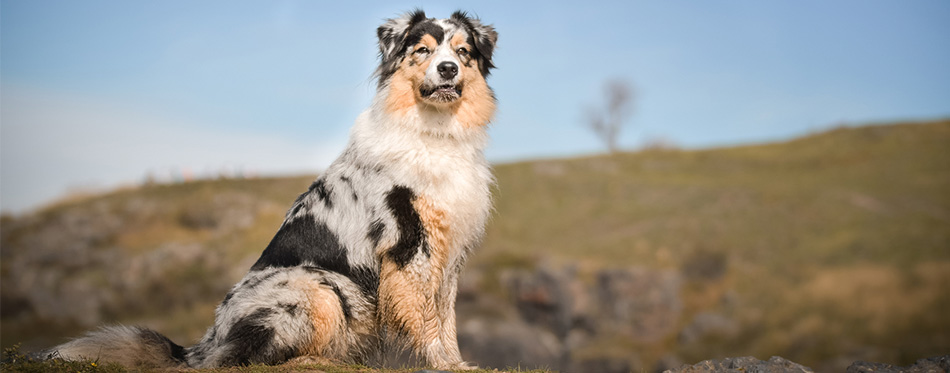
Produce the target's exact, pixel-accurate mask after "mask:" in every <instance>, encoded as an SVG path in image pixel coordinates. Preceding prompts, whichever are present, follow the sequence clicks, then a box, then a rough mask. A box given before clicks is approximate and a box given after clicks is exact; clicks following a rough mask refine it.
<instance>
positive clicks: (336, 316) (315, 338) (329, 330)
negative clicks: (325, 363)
mask: <svg viewBox="0 0 950 373" xmlns="http://www.w3.org/2000/svg"><path fill="white" fill-rule="evenodd" d="M294 285H295V287H299V288H302V289H305V291H306V292H307V294H308V297H307V304H306V305H305V306H306V307H307V312H309V314H310V322H311V323H312V324H313V334H312V339H311V343H310V345H309V346H306V347H305V349H304V351H302V352H304V353H306V354H308V355H317V356H325V357H327V356H328V353H330V352H331V351H330V350H331V348H329V347H331V346H330V344H331V342H333V341H334V339H335V338H336V339H339V338H338V337H339V336H340V334H341V331H342V329H343V326H344V322H345V320H344V315H343V307H342V305H340V299H339V297H337V295H336V293H335V292H334V291H333V289H330V288H329V287H327V286H326V285H321V284H319V283H315V282H313V281H306V282H303V281H300V282H298V283H296V284H293V285H292V286H294ZM333 352H336V353H339V352H341V351H333Z"/></svg>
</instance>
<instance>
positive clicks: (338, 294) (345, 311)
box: [320, 280, 353, 322]
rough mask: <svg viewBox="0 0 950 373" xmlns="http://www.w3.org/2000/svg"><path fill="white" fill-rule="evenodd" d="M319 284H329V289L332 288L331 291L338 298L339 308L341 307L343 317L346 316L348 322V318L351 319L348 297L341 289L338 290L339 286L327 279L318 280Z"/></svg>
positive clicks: (351, 313) (351, 310)
mask: <svg viewBox="0 0 950 373" xmlns="http://www.w3.org/2000/svg"><path fill="white" fill-rule="evenodd" d="M320 284H321V285H326V286H329V287H330V289H333V293H335V294H336V297H337V298H339V299H340V308H342V309H343V317H345V318H346V322H350V320H352V319H353V309H351V308H350V302H349V299H347V297H346V295H343V291H342V290H340V287H339V286H336V284H334V283H332V282H330V281H327V280H323V281H320Z"/></svg>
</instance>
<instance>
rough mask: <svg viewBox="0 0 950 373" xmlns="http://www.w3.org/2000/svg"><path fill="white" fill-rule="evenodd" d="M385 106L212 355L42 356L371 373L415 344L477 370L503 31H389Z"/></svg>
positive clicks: (273, 245) (450, 364)
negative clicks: (482, 250)
mask: <svg viewBox="0 0 950 373" xmlns="http://www.w3.org/2000/svg"><path fill="white" fill-rule="evenodd" d="M377 36H378V38H379V57H380V64H379V67H378V69H377V71H376V73H375V75H376V76H377V79H378V86H377V94H376V96H375V98H374V99H373V102H372V105H371V106H370V107H369V108H368V109H367V110H365V111H364V112H363V113H361V114H360V115H359V116H358V118H357V119H356V122H355V124H354V126H353V128H352V131H351V136H350V140H349V143H348V145H347V147H346V149H345V150H344V151H343V153H342V155H340V156H339V158H337V159H336V160H335V161H334V162H333V163H332V164H331V165H330V167H329V168H328V169H327V170H326V172H325V173H323V174H322V175H321V176H319V177H318V178H317V179H316V181H314V182H313V184H312V185H310V188H309V189H308V190H307V191H306V192H304V193H303V194H301V195H300V197H298V198H297V199H296V201H295V202H294V203H293V205H292V207H291V208H290V209H289V211H288V212H287V214H286V218H285V220H284V222H283V224H282V225H281V226H280V229H279V230H278V231H277V233H276V235H275V236H274V238H273V239H272V240H271V242H270V244H268V246H267V247H266V248H265V249H264V251H263V253H262V254H261V256H260V258H259V259H258V260H257V262H256V263H254V265H253V266H252V267H251V268H250V271H249V272H248V273H247V275H245V276H244V278H243V279H242V280H241V281H240V282H238V283H237V284H236V285H235V286H234V287H233V288H232V289H231V290H230V292H228V294H227V295H226V296H225V298H224V300H223V301H222V302H221V303H220V305H219V306H218V307H217V309H216V311H215V322H214V325H213V326H211V327H210V328H209V329H208V331H207V333H206V334H205V335H204V337H203V338H202V339H201V340H200V341H199V342H198V344H197V345H194V346H191V347H182V346H179V345H178V344H175V343H174V342H172V341H171V340H169V339H168V338H166V337H165V336H163V335H161V334H160V333H158V332H156V331H153V330H150V329H146V328H142V327H130V326H112V327H104V328H101V329H99V330H97V331H94V332H90V333H88V334H86V336H84V337H81V338H79V339H76V340H73V341H70V342H68V343H65V344H62V345H59V346H56V347H54V348H52V349H50V350H47V351H45V352H43V353H44V354H45V355H46V356H47V357H60V358H64V359H83V358H87V359H99V360H100V361H104V362H117V363H120V364H123V365H126V366H134V367H160V368H161V367H179V368H189V367H190V368H211V367H222V366H239V365H247V364H258V363H261V364H279V363H284V362H287V361H291V360H293V359H298V358H301V357H317V358H320V359H327V360H329V361H340V362H355V363H365V362H367V361H368V360H369V359H370V358H371V357H372V356H374V354H378V353H379V351H380V350H386V349H389V348H391V347H393V346H395V347H397V348H399V347H401V348H405V349H407V350H409V351H410V352H412V353H413V354H414V355H416V356H418V357H419V358H420V359H422V361H423V362H424V363H425V364H426V365H428V366H431V367H435V368H439V369H466V368H472V366H470V365H468V364H467V363H465V362H463V361H462V358H461V355H460V354H459V349H458V341H457V337H456V328H455V324H456V323H455V298H456V292H457V284H458V278H459V273H460V272H461V270H462V267H463V265H464V264H465V261H466V258H467V257H469V256H470V255H471V253H472V251H473V250H474V249H475V248H476V247H477V246H478V245H479V243H480V241H481V238H482V236H483V235H484V227H485V223H486V221H487V219H488V217H489V215H490V210H491V198H490V188H491V186H492V184H493V176H492V173H491V169H490V167H489V165H488V163H487V161H486V160H485V157H484V149H485V147H486V145H487V141H488V137H487V125H488V124H489V122H491V120H492V118H493V115H494V112H495V107H496V99H495V95H494V92H493V91H492V89H491V88H490V87H489V86H488V84H487V81H486V79H487V78H488V76H489V73H490V71H491V69H493V68H494V67H495V66H494V64H493V63H492V53H493V51H494V49H495V45H496V42H497V39H498V34H497V32H496V31H495V29H494V27H493V26H491V25H487V24H483V23H482V22H481V21H480V20H478V19H477V18H475V17H470V16H469V15H467V14H466V13H465V12H462V11H457V12H455V13H453V14H452V15H451V16H450V17H449V18H445V19H435V18H427V17H426V15H425V13H424V12H423V11H422V10H415V11H412V12H409V13H406V14H404V15H402V16H400V17H397V18H393V19H388V20H386V21H385V23H383V24H382V25H381V26H379V28H378V29H377Z"/></svg>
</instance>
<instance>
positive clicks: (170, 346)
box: [138, 328, 185, 364]
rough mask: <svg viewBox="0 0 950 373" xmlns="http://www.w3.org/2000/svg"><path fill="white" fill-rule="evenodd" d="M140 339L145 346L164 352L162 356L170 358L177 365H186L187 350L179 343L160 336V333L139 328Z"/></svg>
mask: <svg viewBox="0 0 950 373" xmlns="http://www.w3.org/2000/svg"><path fill="white" fill-rule="evenodd" d="M138 330H139V338H142V343H144V344H145V345H149V346H152V347H154V348H156V349H158V350H159V351H161V352H163V353H162V354H161V355H162V356H168V357H170V358H171V359H172V360H174V361H175V363H178V364H182V363H185V348H184V347H181V346H179V345H178V344H177V343H175V342H172V340H171V339H168V337H166V336H164V335H161V334H159V333H158V332H156V331H154V330H151V329H145V328H139V329H138Z"/></svg>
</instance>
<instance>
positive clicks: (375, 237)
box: [366, 219, 386, 249]
mask: <svg viewBox="0 0 950 373" xmlns="http://www.w3.org/2000/svg"><path fill="white" fill-rule="evenodd" d="M385 229H386V225H385V224H383V221H382V220H379V219H376V220H374V221H373V223H372V224H370V225H369V233H367V234H366V238H369V240H370V241H373V249H375V248H376V246H379V240H380V239H382V238H383V231H384V230H385Z"/></svg>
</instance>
